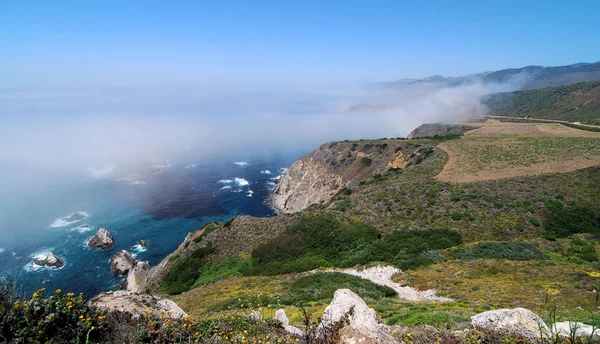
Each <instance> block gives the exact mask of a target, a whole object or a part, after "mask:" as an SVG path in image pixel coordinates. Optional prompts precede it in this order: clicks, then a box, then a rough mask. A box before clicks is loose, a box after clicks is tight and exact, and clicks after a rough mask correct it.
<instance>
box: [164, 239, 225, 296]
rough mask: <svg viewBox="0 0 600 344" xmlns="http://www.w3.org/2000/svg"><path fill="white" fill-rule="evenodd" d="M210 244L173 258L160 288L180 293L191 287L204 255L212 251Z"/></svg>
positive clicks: (202, 263)
mask: <svg viewBox="0 0 600 344" xmlns="http://www.w3.org/2000/svg"><path fill="white" fill-rule="evenodd" d="M214 251H215V249H214V248H213V247H212V246H210V245H209V246H207V247H202V248H199V249H196V250H195V251H194V252H192V254H191V255H190V256H189V257H186V258H179V259H177V260H175V262H174V263H173V265H172V266H171V268H170V269H169V270H168V271H167V273H166V274H165V276H164V277H163V278H162V280H161V283H160V290H161V291H162V292H164V293H167V294H171V295H175V294H181V293H183V292H184V291H188V290H190V289H191V288H192V286H193V285H194V283H195V282H196V280H197V279H198V277H200V272H201V268H202V266H203V265H204V262H205V258H206V256H208V255H210V254H211V253H213V252H214Z"/></svg>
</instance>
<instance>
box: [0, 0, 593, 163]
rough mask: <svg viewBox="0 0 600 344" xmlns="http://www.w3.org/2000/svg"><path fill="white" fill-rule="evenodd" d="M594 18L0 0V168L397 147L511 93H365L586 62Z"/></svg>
mask: <svg viewBox="0 0 600 344" xmlns="http://www.w3.org/2000/svg"><path fill="white" fill-rule="evenodd" d="M599 16H600V2H598V1H576V2H573V1H571V2H566V1H564V2H559V1H543V2H541V1H523V0H521V1H497V2H495V3H493V2H491V1H399V0H397V1H348V0H346V1H333V0H330V1H323V0H320V1H309V0H305V1H285V0H279V1H259V0H252V1H250V0H249V1H150V0H145V1H108V0H104V1H72V2H67V1H58V0H56V1H46V0H44V1H27V0H13V1H11V0H5V1H0V80H1V86H0V163H2V162H3V161H9V162H15V161H18V162H21V163H22V162H25V163H40V164H43V165H44V166H46V167H45V168H49V167H60V168H64V167H65V166H69V168H71V169H73V167H79V169H80V170H84V168H83V167H82V166H105V165H108V164H118V163H123V162H129V163H131V162H136V163H137V162H138V161H146V160H149V161H151V162H155V163H156V162H164V161H167V160H169V159H175V157H178V159H180V160H182V161H185V160H188V161H197V160H195V159H202V157H203V156H205V155H206V154H209V153H211V154H224V153H225V151H226V150H229V151H230V153H231V154H245V152H249V151H250V150H251V149H253V150H254V152H264V151H265V150H266V149H269V150H276V149H282V150H285V149H288V150H289V149H294V150H296V151H298V150H299V149H300V150H310V149H312V148H314V147H316V145H318V144H320V143H323V142H327V141H331V140H342V139H356V138H379V137H398V136H403V135H406V134H407V133H408V132H409V131H410V130H411V129H412V128H414V127H415V126H417V125H419V124H421V123H423V122H427V121H437V120H447V119H451V118H454V117H455V116H458V115H461V114H465V113H472V112H477V113H481V112H482V111H484V110H483V109H482V107H481V104H480V102H479V98H480V97H481V96H482V95H485V94H488V93H490V92H498V91H508V90H511V89H514V87H513V86H514V85H486V86H482V85H471V86H465V87H460V88H455V89H449V90H439V89H435V88H434V89H427V88H423V89H405V90H402V91H398V90H388V91H381V92H376V91H374V90H372V89H369V88H368V87H365V85H368V83H369V82H376V81H386V80H395V79H399V78H408V77H425V76H428V75H432V74H443V75H446V76H459V75H464V74H469V73H476V72H481V71H487V70H497V69H502V68H509V67H521V66H524V65H531V64H536V65H565V64H571V63H576V62H595V61H596V60H598V59H599V57H598V56H599V55H598V52H600V38H599V37H600V25H598V23H599V22H600V17H599ZM356 104H374V105H376V106H375V107H373V108H377V106H378V105H382V104H383V105H385V106H383V107H382V108H384V109H385V110H378V111H372V112H370V111H368V110H366V111H362V112H350V111H348V109H349V108H350V107H352V106H353V105H356ZM389 104H392V105H394V106H388V105H389ZM366 108H367V109H368V108H369V107H366ZM249 154H250V153H249ZM19 166H20V165H19Z"/></svg>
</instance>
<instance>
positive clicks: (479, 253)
mask: <svg viewBox="0 0 600 344" xmlns="http://www.w3.org/2000/svg"><path fill="white" fill-rule="evenodd" d="M452 255H453V256H454V257H455V258H458V259H465V260H466V259H486V258H491V259H509V260H536V259H547V258H548V257H547V256H546V255H545V254H544V253H543V252H542V251H541V250H540V248H539V247H537V246H536V245H533V244H531V243H520V242H485V243H480V244H477V245H475V246H473V247H472V248H471V249H470V250H466V249H457V250H454V251H453V252H452Z"/></svg>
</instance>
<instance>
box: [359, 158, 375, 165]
mask: <svg viewBox="0 0 600 344" xmlns="http://www.w3.org/2000/svg"><path fill="white" fill-rule="evenodd" d="M372 162H373V159H371V158H367V157H362V158H360V163H361V164H363V166H370V165H371V163H372Z"/></svg>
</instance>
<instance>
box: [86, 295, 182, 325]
mask: <svg viewBox="0 0 600 344" xmlns="http://www.w3.org/2000/svg"><path fill="white" fill-rule="evenodd" d="M90 304H91V305H93V306H96V307H98V308H106V309H108V310H111V311H121V312H130V313H133V314H144V313H146V312H148V311H152V312H153V313H154V314H156V315H161V314H162V315H164V316H165V317H170V318H182V317H187V316H188V315H187V314H186V313H185V312H184V311H183V310H182V309H181V308H180V307H179V306H178V305H177V304H176V303H175V302H173V301H171V300H167V299H163V298H160V297H155V296H151V295H146V294H138V293H134V292H131V291H125V290H117V291H109V292H105V293H102V294H100V295H98V296H96V297H94V298H92V299H91V300H90Z"/></svg>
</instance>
